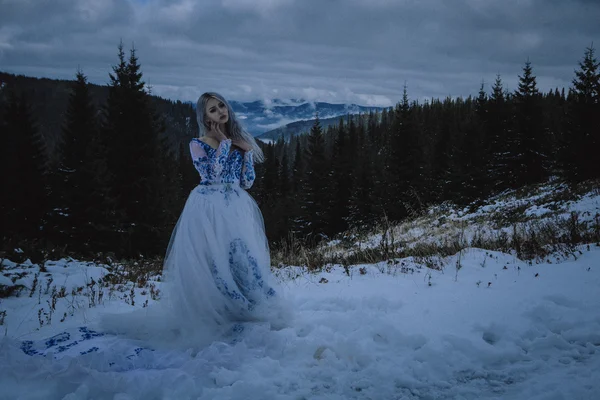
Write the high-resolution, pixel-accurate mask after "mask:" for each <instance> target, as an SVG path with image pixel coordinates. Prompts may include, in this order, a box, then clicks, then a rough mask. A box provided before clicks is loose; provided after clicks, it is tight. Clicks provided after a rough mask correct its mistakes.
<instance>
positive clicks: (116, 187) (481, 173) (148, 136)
mask: <svg viewBox="0 0 600 400" xmlns="http://www.w3.org/2000/svg"><path fill="white" fill-rule="evenodd" d="M91 88H92V85H90V84H89V83H88V82H87V78H86V76H85V75H84V73H83V72H82V71H78V72H77V74H76V79H75V81H74V82H73V83H72V88H71V90H70V94H69V99H68V106H67V107H66V110H65V112H64V113H61V115H60V118H61V121H62V123H61V128H60V135H59V136H58V139H57V140H56V142H55V143H53V144H52V146H51V148H49V147H50V146H49V143H48V140H47V137H44V135H43V134H42V133H43V132H44V130H45V129H47V127H45V126H44V123H46V122H47V120H48V118H44V119H38V118H37V117H38V113H36V112H35V111H36V110H35V109H34V108H33V107H32V106H31V104H32V103H31V99H30V98H28V96H27V94H26V93H24V92H23V93H19V92H18V91H17V90H15V88H14V87H11V85H10V84H8V85H2V86H1V87H0V116H1V119H0V138H1V139H0V140H1V143H2V144H3V145H2V150H0V151H1V152H2V153H1V154H0V170H1V175H2V178H1V179H2V181H1V182H0V187H2V192H3V195H2V196H1V197H0V211H1V213H0V218H1V220H0V224H1V226H2V232H1V233H0V236H1V238H2V248H3V250H9V249H12V248H15V247H27V246H29V247H37V248H43V249H54V250H56V249H60V251H61V253H66V254H72V255H79V256H89V255H93V254H97V253H98V252H103V253H114V254H115V255H116V256H119V257H139V256H140V255H143V256H155V255H162V254H163V253H164V250H165V248H166V245H167V243H168V240H169V236H170V234H171V230H172V228H173V226H174V225H175V223H176V220H177V217H178V215H179V213H180V211H181V209H182V208H183V204H184V202H185V200H186V198H187V196H188V194H189V191H190V190H191V189H192V188H193V187H194V186H195V185H196V184H197V183H198V179H199V178H198V175H197V172H196V171H195V169H194V168H193V166H192V163H191V159H190V156H189V152H188V149H187V142H188V141H189V139H191V138H192V137H193V136H195V135H197V126H196V121H195V116H194V110H193V109H192V107H191V106H186V107H182V105H181V103H179V104H173V106H169V105H168V104H167V105H166V106H165V105H164V103H162V104H163V105H162V106H161V107H157V103H156V101H154V100H153V96H151V93H150V90H149V88H148V87H147V86H146V85H145V83H144V81H143V75H142V73H141V66H140V63H139V60H138V58H137V56H136V53H135V49H131V50H130V52H129V55H128V56H126V54H125V51H124V49H123V46H122V45H120V46H119V49H118V63H117V65H115V66H114V67H113V68H112V72H111V73H110V74H109V83H108V85H107V88H108V90H107V93H106V95H105V96H104V97H103V98H102V99H101V100H99V99H98V96H97V95H94V94H93V93H91ZM485 89H486V88H485V85H484V84H481V86H480V91H479V94H478V96H476V97H467V98H446V99H441V100H440V99H431V100H430V101H425V102H418V101H414V100H413V101H411V100H410V99H409V94H408V89H407V88H406V87H405V90H404V95H403V98H402V100H401V101H400V102H399V103H398V104H396V105H395V106H394V107H391V108H389V109H385V110H383V111H382V112H371V113H369V114H362V115H357V116H346V117H342V118H340V121H339V124H337V125H336V126H332V127H328V128H327V129H322V128H321V125H320V122H319V119H318V115H317V118H316V119H315V123H314V125H313V127H312V129H311V131H310V132H309V133H308V134H307V135H301V136H297V137H294V138H292V139H291V140H290V141H285V140H283V139H280V140H278V141H277V142H276V143H271V144H263V145H262V146H263V150H264V152H265V156H266V160H265V162H264V163H263V164H259V165H258V166H257V172H258V179H257V181H256V183H255V186H254V187H253V188H252V189H251V193H252V195H253V196H254V197H255V198H256V199H257V201H258V203H259V206H260V207H261V210H262V211H263V215H264V217H265V226H266V229H267V236H268V238H269V240H270V241H271V243H274V244H276V243H280V242H281V241H286V240H289V239H290V237H291V236H292V235H293V236H295V237H296V238H297V239H299V240H301V241H305V242H306V243H309V244H315V243H318V242H320V241H321V240H323V239H326V238H333V237H335V236H336V235H337V234H339V233H341V232H344V231H346V230H347V229H348V228H364V227H368V226H371V225H373V224H374V223H376V222H377V221H378V220H380V219H381V218H382V217H386V218H387V219H388V220H391V221H401V220H403V219H405V218H407V217H410V216H413V215H415V213H418V212H420V211H421V210H422V209H424V207H426V206H427V205H429V204H434V203H440V202H443V201H451V202H453V203H456V204H464V205H466V204H469V203H471V202H473V201H476V200H478V199H481V198H484V197H486V196H489V195H492V194H494V193H499V192H501V191H503V190H506V189H509V188H518V187H521V186H523V185H528V184H533V183H538V182H544V181H546V180H547V179H549V178H550V177H558V178H560V179H564V180H565V181H567V182H570V183H573V184H575V183H578V182H582V181H585V180H589V179H597V178H600V168H598V166H597V165H596V164H597V163H596V162H595V156H597V155H598V154H600V121H599V118H600V70H599V63H598V61H597V60H596V58H595V56H594V49H593V48H592V47H590V48H588V49H587V50H586V52H585V54H584V57H583V59H582V60H581V61H580V62H579V67H578V69H577V70H576V71H575V75H574V78H573V82H572V86H571V87H570V88H568V90H565V89H562V90H559V89H555V90H551V91H549V92H547V93H540V91H539V90H538V88H537V83H536V77H535V74H534V71H533V67H532V65H531V63H530V62H527V63H525V66H524V68H523V72H522V74H521V75H520V76H519V86H518V88H517V89H516V90H514V91H512V92H511V91H509V90H508V88H506V87H505V86H504V84H503V82H502V79H501V77H500V76H497V78H496V80H495V82H494V84H493V86H492V88H491V91H490V93H487V92H486V90H485ZM174 130H175V131H174ZM174 132H176V133H174Z"/></svg>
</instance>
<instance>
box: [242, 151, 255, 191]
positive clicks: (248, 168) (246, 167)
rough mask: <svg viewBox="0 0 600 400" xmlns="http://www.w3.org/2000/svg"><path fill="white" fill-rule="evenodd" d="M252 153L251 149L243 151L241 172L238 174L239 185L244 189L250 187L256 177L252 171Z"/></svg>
mask: <svg viewBox="0 0 600 400" xmlns="http://www.w3.org/2000/svg"><path fill="white" fill-rule="evenodd" d="M253 155H254V153H253V152H252V150H249V151H247V152H246V153H244V161H243V162H242V173H241V175H240V186H241V187H242V188H244V189H250V188H251V187H252V185H253V184H254V180H255V179H256V173H255V171H254V159H253Z"/></svg>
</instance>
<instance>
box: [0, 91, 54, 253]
mask: <svg viewBox="0 0 600 400" xmlns="http://www.w3.org/2000/svg"><path fill="white" fill-rule="evenodd" d="M3 120H4V124H3V125H4V126H3V129H2V133H3V137H2V145H3V148H4V154H3V160H2V171H1V173H2V177H3V178H2V185H3V196H2V203H1V204H2V210H1V211H2V216H3V221H2V222H3V233H2V236H3V238H4V240H3V241H8V240H10V241H11V242H13V243H14V242H17V241H19V240H39V239H44V235H43V231H42V230H43V228H44V225H45V216H46V213H47V207H48V192H47V188H46V176H45V175H46V171H47V167H48V165H47V164H48V160H47V156H46V153H45V151H44V144H43V139H42V137H41V135H40V133H39V130H38V128H37V125H36V122H35V120H34V117H33V114H32V112H31V107H30V105H29V103H28V101H27V99H26V98H25V96H24V95H22V96H19V95H18V94H17V93H16V92H15V91H13V90H9V94H8V101H7V105H6V106H5V109H4V116H3Z"/></svg>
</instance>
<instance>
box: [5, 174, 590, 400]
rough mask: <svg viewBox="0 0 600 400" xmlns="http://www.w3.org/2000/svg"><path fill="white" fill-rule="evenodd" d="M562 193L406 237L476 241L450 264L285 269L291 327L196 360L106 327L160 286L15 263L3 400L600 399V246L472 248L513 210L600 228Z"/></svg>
mask: <svg viewBox="0 0 600 400" xmlns="http://www.w3.org/2000/svg"><path fill="white" fill-rule="evenodd" d="M564 189H565V188H561V187H560V186H554V187H552V186H550V187H541V188H539V189H538V190H537V191H534V193H532V194H530V195H529V197H527V198H524V197H523V196H517V195H515V194H514V193H504V194H502V195H501V196H497V197H496V198H492V199H490V200H489V201H487V202H485V203H484V204H482V205H481V206H480V207H475V208H472V207H471V208H465V209H458V208H457V207H454V206H452V205H450V204H445V205H442V206H438V207H433V208H431V209H430V210H429V212H428V213H426V215H425V216H422V217H421V218H418V219H416V220H414V221H411V222H409V223H406V224H403V225H401V226H399V227H396V228H395V235H396V243H402V244H403V245H406V246H418V245H422V244H423V243H444V242H445V241H452V240H460V241H461V242H463V243H464V244H465V246H464V249H463V250H461V251H460V252H458V253H457V254H454V255H453V256H450V257H446V258H443V257H441V256H439V255H438V256H436V255H433V256H429V257H406V258H402V259H393V260H386V261H381V262H378V263H374V264H359V265H351V266H346V267H344V266H341V265H326V266H324V268H323V269H322V270H321V271H319V272H308V271H307V269H306V267H300V266H285V267H283V268H278V269H275V270H274V273H275V275H276V277H277V279H278V280H279V281H280V282H281V285H282V289H283V290H282V292H283V293H284V294H285V296H286V297H288V298H289V300H290V302H291V303H292V305H293V308H294V310H295V316H294V319H293V320H292V322H291V323H290V324H289V326H287V327H284V328H283V329H272V328H271V327H270V326H269V325H268V324H265V323H256V324H251V323H245V324H240V325H238V326H236V327H235V329H234V330H232V331H231V332H230V333H229V334H227V335H225V336H224V337H221V338H218V340H216V341H215V342H214V343H212V344H211V345H210V346H208V347H205V348H190V349H188V350H186V351H182V350H181V349H179V350H174V349H173V348H168V349H167V348H159V347H151V346H149V345H148V344H146V343H144V342H141V341H138V340H134V339H132V338H127V337H124V336H115V335H112V334H109V333H107V332H103V331H102V330H101V329H100V328H99V325H98V321H99V319H100V316H101V315H103V314H106V313H127V312H129V311H131V310H134V309H139V308H145V307H151V306H152V305H153V304H154V303H155V302H156V301H160V299H159V297H160V287H161V282H160V276H150V277H148V280H147V281H146V280H144V281H138V282H135V283H134V282H129V281H127V280H126V279H124V278H123V277H122V276H121V275H119V273H118V271H119V266H118V265H117V264H116V263H114V261H111V264H113V265H102V264H95V263H91V262H85V261H78V260H72V259H62V260H56V261H48V262H46V263H45V264H44V265H38V264H35V263H32V262H31V260H26V261H25V262H22V263H17V262H14V261H11V260H8V259H3V260H2V263H1V266H0V293H5V294H4V295H3V297H4V298H0V332H2V333H3V335H2V336H3V337H2V338H1V339H0V400H2V399H65V400H74V399H91V398H93V399H118V400H125V399H201V400H207V399H281V400H292V399H293V400H300V399H328V400H329V399H340V400H341V399H478V400H479V399H511V400H512V399H516V400H520V399H528V400H529V399H534V400H538V399H539V400H542V399H543V400H547V399H551V400H560V399H564V400H567V399H568V400H571V399H577V400H596V399H599V398H600V380H599V379H598V377H600V311H599V310H600V245H599V244H598V243H590V244H583V245H579V246H577V247H575V248H570V247H565V248H563V249H562V251H561V252H557V253H554V254H550V255H548V256H546V257H544V258H543V259H539V258H538V259H534V260H520V259H518V258H517V256H516V255H515V252H514V251H511V252H510V253H503V252H501V251H490V250H485V249H480V248H476V247H474V246H473V245H472V241H471V240H472V238H473V237H474V236H476V235H480V236H486V235H487V236H489V237H491V236H493V235H499V234H500V232H505V233H506V234H507V235H508V236H510V235H511V234H512V227H511V225H510V224H509V225H503V224H501V223H497V222H493V221H494V218H496V216H499V215H500V216H501V215H504V214H508V213H510V212H511V210H515V209H517V210H519V213H518V214H517V216H518V217H519V218H523V219H522V223H530V221H532V220H533V221H537V222H544V221H550V220H559V219H568V218H571V215H572V213H573V212H576V213H577V215H578V218H579V221H580V222H581V223H588V225H587V229H592V228H593V224H594V223H597V221H598V218H599V217H598V215H599V212H600V196H599V194H598V193H597V191H596V193H594V192H590V193H587V194H583V195H579V196H577V197H576V198H572V197H571V200H561V197H562V195H561V194H560V193H559V192H560V190H564ZM525 197H526V196H525ZM565 198H568V197H567V196H565ZM527 218H529V220H528V219H527ZM381 239H382V234H381V233H379V234H373V235H371V236H366V237H363V238H362V239H361V241H360V242H359V243H357V244H356V245H355V247H354V249H358V248H366V247H376V246H378V245H379V243H380V242H381ZM346 242H347V241H346ZM344 243H345V241H344V240H339V239H337V240H332V241H330V242H329V243H328V245H327V246H328V247H330V248H331V249H339V247H342V246H344ZM343 251H348V250H347V249H343ZM350 251H353V249H350ZM428 267H432V268H428ZM7 293H9V294H7Z"/></svg>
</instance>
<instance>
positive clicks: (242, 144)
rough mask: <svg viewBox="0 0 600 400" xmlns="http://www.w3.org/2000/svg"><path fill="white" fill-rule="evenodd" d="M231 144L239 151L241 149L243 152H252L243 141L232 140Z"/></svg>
mask: <svg viewBox="0 0 600 400" xmlns="http://www.w3.org/2000/svg"><path fill="white" fill-rule="evenodd" d="M231 144H233V145H234V146H237V147H239V148H240V149H242V150H244V151H250V150H252V147H251V146H250V145H249V144H248V143H247V142H244V141H243V140H232V141H231Z"/></svg>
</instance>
